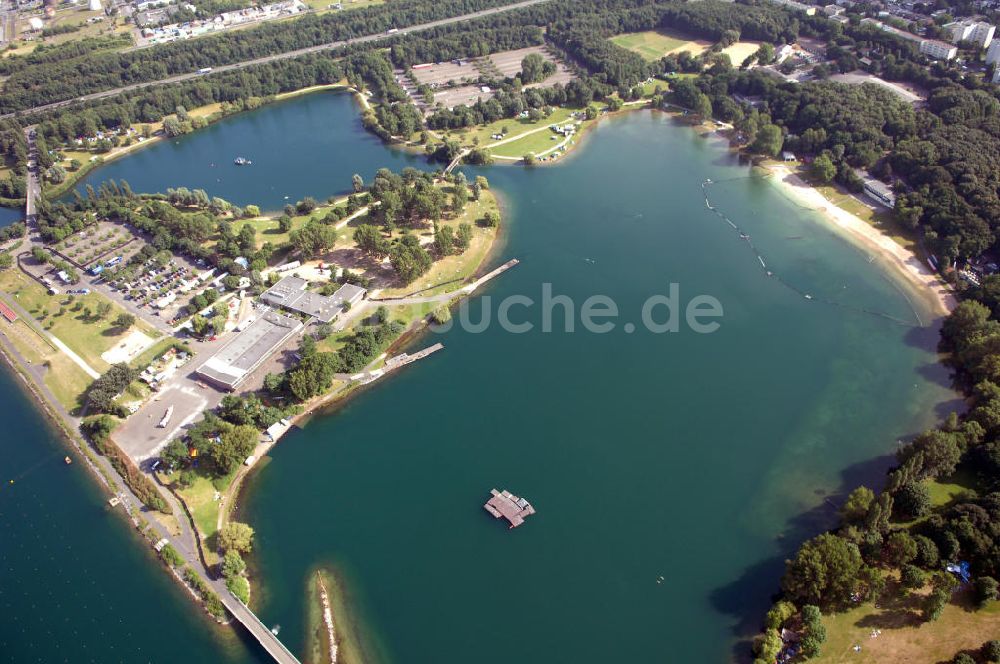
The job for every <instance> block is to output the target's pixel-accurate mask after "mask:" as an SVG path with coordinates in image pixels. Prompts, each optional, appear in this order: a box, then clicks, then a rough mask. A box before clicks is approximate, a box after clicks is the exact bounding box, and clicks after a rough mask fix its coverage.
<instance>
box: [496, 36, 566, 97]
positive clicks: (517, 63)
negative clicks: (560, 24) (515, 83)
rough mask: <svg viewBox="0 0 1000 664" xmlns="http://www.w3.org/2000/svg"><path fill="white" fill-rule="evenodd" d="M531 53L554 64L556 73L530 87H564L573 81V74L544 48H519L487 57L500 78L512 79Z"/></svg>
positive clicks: (519, 71)
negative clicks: (557, 85) (558, 85)
mask: <svg viewBox="0 0 1000 664" xmlns="http://www.w3.org/2000/svg"><path fill="white" fill-rule="evenodd" d="M532 53H537V54H538V55H540V56H542V57H543V58H544V59H546V60H548V61H549V62H553V63H555V65H556V71H555V73H554V74H552V75H551V76H549V77H548V78H546V79H545V80H544V81H540V82H538V83H533V84H532V85H531V86H530V87H550V86H553V85H555V84H556V83H561V84H563V85H565V84H566V83H568V82H569V81H570V80H572V79H573V72H571V71H570V70H569V68H568V67H566V65H564V64H563V63H562V62H560V61H559V60H557V59H556V58H555V57H553V56H552V54H551V53H549V52H548V51H547V50H545V47H544V46H529V47H528V48H519V49H516V50H514V51H503V52H502V53H493V54H492V55H490V56H489V61H490V62H491V63H492V65H493V66H494V67H496V69H497V71H499V72H500V74H501V75H502V76H506V77H508V78H513V77H514V76H516V75H518V74H519V73H521V61H522V60H524V58H525V57H527V56H528V55H530V54H532Z"/></svg>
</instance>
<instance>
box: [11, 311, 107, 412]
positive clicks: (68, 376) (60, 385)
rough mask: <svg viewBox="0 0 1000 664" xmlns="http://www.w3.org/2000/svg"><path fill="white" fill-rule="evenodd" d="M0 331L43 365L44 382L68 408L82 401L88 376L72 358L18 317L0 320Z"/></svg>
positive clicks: (27, 357)
mask: <svg viewBox="0 0 1000 664" xmlns="http://www.w3.org/2000/svg"><path fill="white" fill-rule="evenodd" d="M0 333H2V334H3V335H4V336H6V337H7V338H8V339H9V340H10V342H11V343H12V344H13V345H14V348H16V349H17V351H18V352H19V353H20V354H21V356H22V357H24V359H25V360H27V361H28V362H29V363H31V364H32V365H34V366H45V367H46V371H45V374H44V377H43V382H44V383H45V385H46V386H47V387H48V388H49V389H50V390H52V394H53V395H54V396H55V398H56V399H57V400H58V401H59V403H60V404H62V406H63V408H65V409H66V410H67V411H68V412H70V413H72V412H75V411H76V410H77V409H78V408H79V407H80V406H81V405H82V396H83V393H84V392H85V391H86V389H87V388H88V387H89V386H90V382H91V380H90V376H88V375H87V374H86V373H84V371H83V369H81V368H80V367H78V366H77V365H76V364H75V363H74V362H73V361H72V360H70V359H69V358H68V357H66V356H65V355H63V354H62V353H61V352H59V351H58V350H57V349H55V348H53V347H52V346H50V345H49V344H48V341H47V340H46V339H44V338H43V337H42V335H41V334H40V333H39V332H37V331H35V330H34V329H33V328H32V327H31V325H30V324H29V323H27V322H25V321H24V319H20V320H18V321H17V322H16V323H13V324H10V323H7V322H6V321H2V322H0Z"/></svg>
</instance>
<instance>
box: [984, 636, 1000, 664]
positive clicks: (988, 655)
mask: <svg viewBox="0 0 1000 664" xmlns="http://www.w3.org/2000/svg"><path fill="white" fill-rule="evenodd" d="M980 655H982V657H983V659H984V660H986V661H987V662H1000V641H997V640H996V639H993V640H990V641H987V642H986V643H984V644H983V647H982V648H981V649H980Z"/></svg>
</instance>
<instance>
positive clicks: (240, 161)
mask: <svg viewBox="0 0 1000 664" xmlns="http://www.w3.org/2000/svg"><path fill="white" fill-rule="evenodd" d="M233 163H234V164H236V165H237V166H253V162H252V161H250V160H249V159H247V158H246V157H237V158H236V159H233Z"/></svg>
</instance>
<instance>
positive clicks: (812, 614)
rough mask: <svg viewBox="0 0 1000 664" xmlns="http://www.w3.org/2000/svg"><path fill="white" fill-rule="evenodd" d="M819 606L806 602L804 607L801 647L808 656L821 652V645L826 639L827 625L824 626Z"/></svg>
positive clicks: (804, 654)
mask: <svg viewBox="0 0 1000 664" xmlns="http://www.w3.org/2000/svg"><path fill="white" fill-rule="evenodd" d="M822 617H823V616H822V614H821V613H820V610H819V607H818V606H814V605H812V604H806V605H805V606H803V607H802V640H801V641H800V647H801V649H802V654H803V656H805V657H806V658H809V657H815V656H816V655H818V654H819V650H820V646H822V645H823V642H824V641H826V627H824V626H823V621H822Z"/></svg>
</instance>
